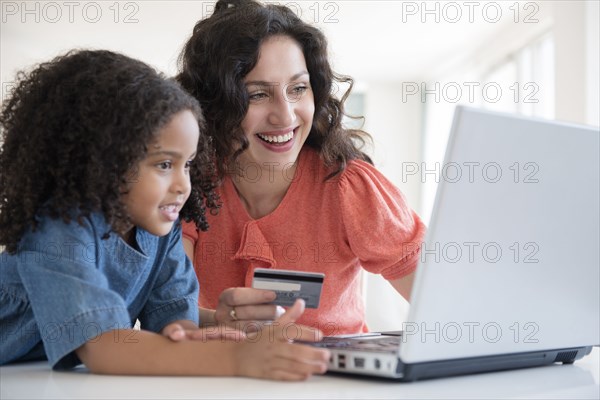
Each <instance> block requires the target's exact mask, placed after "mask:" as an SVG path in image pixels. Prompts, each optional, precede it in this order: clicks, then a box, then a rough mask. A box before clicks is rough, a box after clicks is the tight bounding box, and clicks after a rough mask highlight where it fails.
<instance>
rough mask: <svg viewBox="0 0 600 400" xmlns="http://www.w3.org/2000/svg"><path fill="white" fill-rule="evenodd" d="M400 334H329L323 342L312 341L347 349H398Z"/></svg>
mask: <svg viewBox="0 0 600 400" xmlns="http://www.w3.org/2000/svg"><path fill="white" fill-rule="evenodd" d="M400 339H401V337H400V336H375V337H373V336H371V337H369V338H368V339H367V338H361V337H359V336H358V337H351V338H344V337H335V336H328V337H325V338H323V340H322V341H321V342H316V343H311V345H312V346H315V347H322V348H327V349H345V350H359V351H360V350H368V351H385V352H388V351H397V350H398V348H399V347H400Z"/></svg>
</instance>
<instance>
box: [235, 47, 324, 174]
mask: <svg viewBox="0 0 600 400" xmlns="http://www.w3.org/2000/svg"><path fill="white" fill-rule="evenodd" d="M244 82H245V84H246V88H247V90H248V95H249V99H250V103H249V106H248V112H247V113H246V116H245V117H244V120H243V121H242V124H241V128H242V129H243V131H244V134H245V135H246V138H247V139H248V143H249V146H248V149H246V151H244V153H242V155H240V157H239V161H240V162H241V163H242V164H246V165H247V164H249V163H253V162H254V163H258V164H259V166H260V167H263V168H264V167H267V168H275V169H284V168H285V167H286V166H289V165H290V164H293V163H295V162H296V160H297V158H298V154H299V153H300V150H301V149H302V146H303V145H304V142H305V141H306V138H307V137H308V134H309V133H310V129H311V126H312V122H313V116H314V112H315V102H314V97H313V93H312V89H311V87H310V76H309V74H308V69H307V68H306V61H305V60H304V54H303V53H302V49H301V48H300V45H299V44H298V43H297V42H296V41H294V40H293V39H292V38H290V37H288V36H273V37H270V38H269V39H267V40H266V41H265V42H264V43H263V44H262V45H261V47H260V55H259V58H258V62H257V64H256V66H255V67H254V69H252V71H250V73H249V74H248V75H247V76H246V77H245V78H244Z"/></svg>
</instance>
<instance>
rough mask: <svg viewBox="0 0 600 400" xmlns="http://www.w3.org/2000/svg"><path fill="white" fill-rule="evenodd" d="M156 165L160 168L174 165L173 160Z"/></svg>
mask: <svg viewBox="0 0 600 400" xmlns="http://www.w3.org/2000/svg"><path fill="white" fill-rule="evenodd" d="M156 166H157V167H158V169H163V170H167V169H171V167H172V166H173V163H172V162H171V161H163V162H161V163H158V164H156Z"/></svg>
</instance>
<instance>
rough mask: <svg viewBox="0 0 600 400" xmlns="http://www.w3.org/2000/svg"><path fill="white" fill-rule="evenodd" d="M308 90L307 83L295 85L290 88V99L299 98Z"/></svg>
mask: <svg viewBox="0 0 600 400" xmlns="http://www.w3.org/2000/svg"><path fill="white" fill-rule="evenodd" d="M307 90H308V86H306V85H299V86H294V87H292V88H290V90H289V92H288V99H289V100H298V99H300V97H301V96H302V95H303V94H304V93H305V92H306V91H307Z"/></svg>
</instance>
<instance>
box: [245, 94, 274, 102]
mask: <svg viewBox="0 0 600 400" xmlns="http://www.w3.org/2000/svg"><path fill="white" fill-rule="evenodd" d="M267 97H269V95H268V94H267V93H264V92H258V93H251V94H250V96H248V98H249V99H250V100H251V101H260V100H264V99H266V98H267Z"/></svg>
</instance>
